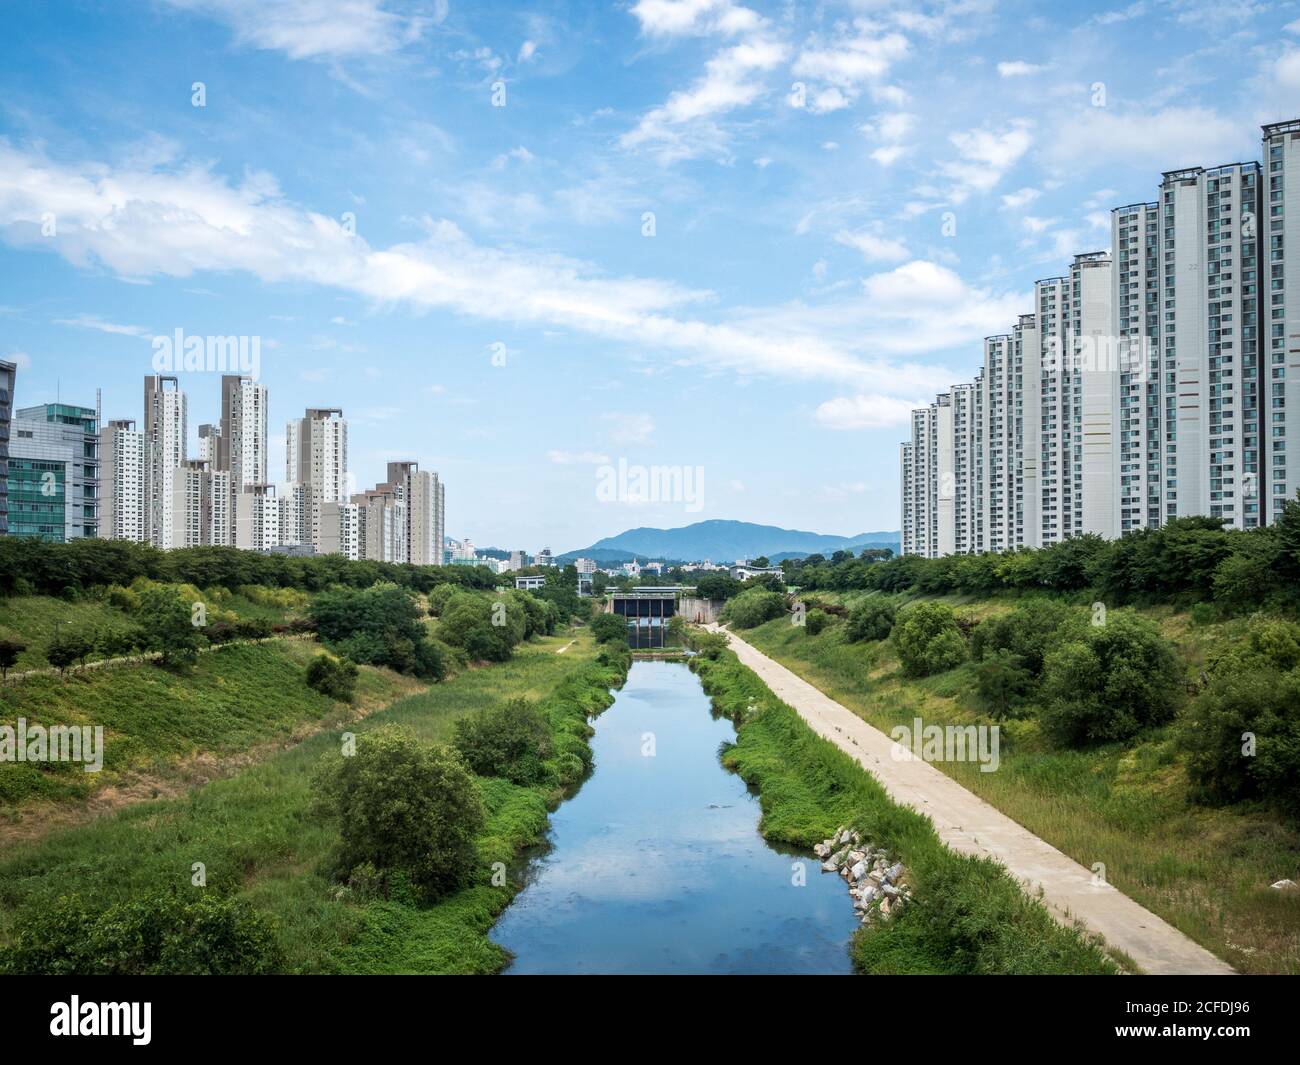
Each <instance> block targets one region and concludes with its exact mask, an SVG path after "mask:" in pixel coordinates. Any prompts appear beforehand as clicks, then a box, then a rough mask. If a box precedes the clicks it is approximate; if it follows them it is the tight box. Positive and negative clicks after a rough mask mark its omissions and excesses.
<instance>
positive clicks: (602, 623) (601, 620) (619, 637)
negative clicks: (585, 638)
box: [591, 614, 627, 643]
mask: <svg viewBox="0 0 1300 1065" xmlns="http://www.w3.org/2000/svg"><path fill="white" fill-rule="evenodd" d="M591 634H592V635H593V636H595V637H596V642H597V643H626V642H627V618H625V617H623V615H621V614H597V615H596V616H595V617H594V618H592V619H591Z"/></svg>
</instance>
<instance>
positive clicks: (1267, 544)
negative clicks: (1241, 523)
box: [783, 500, 1300, 611]
mask: <svg viewBox="0 0 1300 1065" xmlns="http://www.w3.org/2000/svg"><path fill="white" fill-rule="evenodd" d="M866 554H867V553H866V552H864V556H865V555H866ZM783 567H784V569H785V574H786V580H787V581H788V583H790V584H792V585H796V586H798V587H799V588H802V589H809V590H817V589H825V590H834V591H881V592H893V593H897V592H915V593H919V594H923V595H945V594H951V593H960V594H964V595H974V596H981V595H991V594H995V593H998V592H1007V591H1029V590H1036V591H1050V592H1056V593H1062V594H1072V593H1077V592H1084V591H1089V592H1093V593H1096V594H1097V595H1099V596H1100V597H1102V598H1104V599H1105V600H1106V601H1107V602H1110V603H1143V602H1153V603H1154V602H1172V603H1178V604H1186V605H1190V604H1193V603H1196V602H1213V603H1216V604H1218V605H1220V606H1222V607H1224V608H1225V609H1228V610H1232V611H1236V610H1242V609H1252V610H1253V609H1258V608H1259V607H1260V606H1261V605H1264V604H1269V605H1273V606H1276V607H1279V608H1283V609H1294V608H1296V607H1297V606H1300V502H1297V501H1295V500H1293V501H1291V502H1288V503H1287V504H1286V505H1285V507H1284V508H1283V513H1282V515H1281V516H1280V518H1279V520H1278V521H1277V522H1276V523H1275V524H1273V525H1270V526H1268V527H1266V528H1262V529H1250V530H1237V529H1224V528H1223V527H1222V523H1221V522H1220V521H1219V520H1218V519H1216V518H1206V517H1193V518H1176V519H1174V520H1172V521H1170V522H1168V523H1167V524H1166V525H1164V526H1163V527H1162V528H1159V529H1145V530H1141V531H1137V532H1132V533H1129V534H1127V535H1125V536H1123V537H1121V538H1120V539H1118V540H1104V539H1102V538H1101V537H1099V536H1091V535H1089V536H1080V537H1076V538H1073V539H1070V540H1065V541H1062V542H1061V543H1059V544H1053V545H1051V546H1050V547H1044V548H1037V549H1032V548H1022V549H1020V550H1017V551H1009V552H1005V553H1001V554H996V553H992V552H987V553H984V554H979V555H948V556H945V557H943V558H934V559H926V558H921V557H919V556H916V555H901V556H898V557H895V558H887V559H883V560H882V559H880V558H879V556H878V555H877V556H875V557H871V558H868V557H863V556H858V557H853V556H849V557H841V558H838V560H837V559H835V558H832V559H826V558H824V557H822V556H820V555H810V556H808V557H807V558H805V559H803V560H795V559H791V560H788V561H787V562H785V563H783Z"/></svg>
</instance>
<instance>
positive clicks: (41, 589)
mask: <svg viewBox="0 0 1300 1065" xmlns="http://www.w3.org/2000/svg"><path fill="white" fill-rule="evenodd" d="M137 577H147V578H149V579H151V580H155V581H163V582H166V583H172V584H192V585H195V586H196V587H199V588H209V587H212V586H214V585H220V586H221V587H223V588H241V587H243V586H245V585H250V586H253V585H261V586H264V587H268V588H296V589H299V590H300V591H304V592H318V591H323V590H324V589H326V588H330V587H333V586H334V585H337V584H342V585H347V586H349V587H353V588H368V587H370V586H371V585H372V584H374V583H375V582H377V581H385V582H389V583H393V584H398V585H401V586H402V587H404V588H410V589H412V590H413V591H417V592H427V591H429V590H430V589H431V588H433V587H435V586H437V585H439V584H447V583H450V584H457V585H462V586H464V587H470V588H481V589H489V588H493V587H495V586H496V574H494V573H493V572H492V571H491V570H489V569H487V568H485V567H478V566H441V567H439V566H412V565H407V564H397V563H392V562H372V561H361V562H353V561H349V560H348V559H346V558H344V557H343V556H342V555H313V556H309V557H305V558H300V557H292V556H289V555H276V554H269V555H263V554H259V553H258V552H256V551H242V550H240V549H239V548H235V547H186V548H180V549H177V550H173V551H160V550H158V549H157V548H154V547H151V546H150V545H148V544H137V543H132V542H130V541H127V540H90V539H87V540H73V541H71V542H69V543H66V544H53V543H46V542H45V541H42V540H36V539H33V538H30V537H13V536H6V537H0V595H32V594H42V595H64V594H67V593H70V592H77V591H82V590H86V589H90V588H98V587H105V586H107V585H110V584H129V583H131V582H132V581H134V580H135V579H136V578H137Z"/></svg>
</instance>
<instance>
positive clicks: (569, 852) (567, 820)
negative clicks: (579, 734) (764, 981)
mask: <svg viewBox="0 0 1300 1065" xmlns="http://www.w3.org/2000/svg"><path fill="white" fill-rule="evenodd" d="M595 728H596V735H595V736H594V737H593V739H592V741H591V743H592V748H593V750H594V752H595V764H596V767H595V770H594V772H593V773H592V775H591V776H590V777H589V778H588V779H587V781H586V782H585V783H584V784H583V785H582V787H581V789H580V790H579V791H578V792H577V794H576V795H574V796H573V797H572V798H570V799H569V800H568V801H566V802H564V803H562V804H561V805H560V806H559V808H558V809H557V810H556V811H555V812H554V813H553V814H552V815H551V830H550V832H549V834H548V837H547V842H546V843H545V844H544V845H543V846H541V847H538V848H535V849H534V850H533V851H532V852H531V853H530V854H529V855H527V856H526V869H525V887H524V889H523V890H522V891H521V892H520V893H519V894H518V895H517V896H516V897H515V900H514V901H513V902H512V903H511V905H510V906H509V907H507V909H506V911H505V913H504V914H503V915H502V916H501V919H500V920H499V921H498V922H497V924H496V927H495V928H494V929H493V931H492V939H493V940H494V941H495V942H497V943H499V944H500V945H501V946H503V947H505V948H507V949H508V950H510V951H511V952H512V953H513V954H514V956H515V958H514V961H513V962H512V963H511V965H510V966H509V967H508V968H507V969H506V972H507V973H848V972H850V971H851V965H850V961H849V956H848V940H849V937H850V935H851V934H852V932H853V930H854V928H855V927H857V921H856V919H855V917H854V914H853V906H852V902H851V900H850V898H849V894H848V891H847V890H846V889H845V887H844V881H843V880H841V879H840V878H839V877H837V876H831V875H828V874H824V873H822V872H821V869H820V867H819V865H818V863H817V861H816V860H815V859H814V858H813V857H812V856H811V855H809V854H805V853H801V852H794V851H790V850H788V849H787V848H783V847H780V846H774V845H772V844H770V843H768V842H767V841H765V840H764V839H763V837H762V836H760V835H759V833H758V819H759V806H758V800H757V798H756V796H754V795H753V794H751V792H750V791H749V789H748V788H747V787H746V785H745V783H744V781H742V780H741V779H740V778H739V777H738V776H736V775H735V774H734V773H730V772H728V771H727V770H725V769H724V768H723V767H722V764H721V762H720V761H719V759H718V752H719V748H720V746H721V745H722V744H723V743H725V742H728V741H730V740H733V739H734V738H735V732H734V731H733V729H732V726H731V724H730V722H729V721H727V720H726V719H725V718H719V717H717V716H715V715H714V714H713V712H712V708H711V706H710V704H709V699H708V696H706V695H705V694H704V691H703V689H702V688H701V687H700V682H699V680H698V679H697V678H696V676H695V674H693V673H692V672H691V671H690V670H689V669H687V668H686V666H685V665H683V664H681V663H676V662H634V663H633V664H632V670H631V673H630V674H629V675H628V680H627V683H626V684H625V685H624V687H623V688H622V689H621V690H620V691H619V692H618V693H617V695H616V699H615V701H614V704H613V705H612V706H611V707H609V709H607V710H606V711H605V712H604V713H603V714H602V715H601V716H600V717H599V718H597V719H596V721H595ZM796 866H801V867H802V868H801V869H796V868H795V867H796ZM800 881H802V882H803V883H802V885H800V883H799V882H800Z"/></svg>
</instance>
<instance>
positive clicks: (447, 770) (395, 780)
mask: <svg viewBox="0 0 1300 1065" xmlns="http://www.w3.org/2000/svg"><path fill="white" fill-rule="evenodd" d="M314 788H315V792H316V796H317V800H318V809H319V810H320V811H321V812H322V813H323V814H325V815H326V816H329V817H332V818H334V819H336V820H337V823H338V826H339V843H338V848H337V853H336V855H335V865H336V868H337V871H338V872H339V873H340V875H341V877H342V878H343V879H344V880H346V879H347V878H348V876H350V875H351V873H352V872H353V871H354V870H356V869H358V867H361V866H367V865H368V866H370V867H372V868H373V869H375V870H378V871H379V872H380V873H382V874H385V875H391V874H394V873H400V874H402V875H403V876H404V877H406V878H407V879H408V880H409V881H410V883H411V884H412V885H413V886H414V887H415V888H416V890H417V891H418V892H419V893H420V895H421V896H422V897H423V898H424V899H425V900H426V901H433V900H436V899H438V898H440V897H442V896H443V895H446V894H449V893H450V892H452V891H455V890H456V889H457V888H459V887H461V886H463V885H464V884H466V883H468V882H469V881H470V880H471V879H472V877H473V872H474V868H475V864H476V861H477V850H476V847H475V843H474V841H475V839H476V837H477V836H478V834H479V832H480V831H481V830H482V828H483V824H484V812H483V805H482V803H481V801H480V800H479V795H478V788H477V787H476V786H475V784H474V778H473V776H471V774H470V771H469V769H468V768H466V766H465V763H464V761H463V760H462V759H461V756H460V755H459V754H458V753H457V752H456V751H455V750H454V749H453V748H451V747H446V746H442V745H429V744H424V743H420V742H419V741H417V740H415V739H414V738H412V737H411V736H409V735H407V734H405V733H403V732H401V731H399V730H397V729H393V728H382V729H377V730H375V731H374V732H370V733H365V734H363V735H362V736H360V737H359V738H358V740H357V747H356V753H355V754H354V755H352V756H351V757H346V758H345V757H342V756H340V755H335V756H334V757H333V758H331V759H328V760H327V761H326V762H325V763H323V764H322V766H321V768H320V770H319V771H318V773H317V775H316V778H315V781H314Z"/></svg>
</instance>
